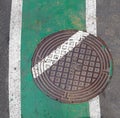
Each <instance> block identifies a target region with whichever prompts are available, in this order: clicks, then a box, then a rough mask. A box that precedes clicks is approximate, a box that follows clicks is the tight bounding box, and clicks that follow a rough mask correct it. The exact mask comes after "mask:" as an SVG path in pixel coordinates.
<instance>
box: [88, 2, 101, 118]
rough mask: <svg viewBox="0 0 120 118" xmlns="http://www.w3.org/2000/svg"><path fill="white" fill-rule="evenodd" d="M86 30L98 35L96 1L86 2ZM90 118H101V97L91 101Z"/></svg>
mask: <svg viewBox="0 0 120 118" xmlns="http://www.w3.org/2000/svg"><path fill="white" fill-rule="evenodd" d="M86 29H87V32H89V33H91V34H94V35H97V24H96V0H86ZM89 111H90V118H101V112H100V100H99V96H97V97H95V98H93V99H91V100H90V101H89Z"/></svg>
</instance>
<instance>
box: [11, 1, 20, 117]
mask: <svg viewBox="0 0 120 118" xmlns="http://www.w3.org/2000/svg"><path fill="white" fill-rule="evenodd" d="M21 24H22V0H12V5H11V18H10V35H9V37H10V41H9V118H21V93H20V88H21V87H20V86H21V85H20V81H21V80H20V58H21V56H20V49H21Z"/></svg>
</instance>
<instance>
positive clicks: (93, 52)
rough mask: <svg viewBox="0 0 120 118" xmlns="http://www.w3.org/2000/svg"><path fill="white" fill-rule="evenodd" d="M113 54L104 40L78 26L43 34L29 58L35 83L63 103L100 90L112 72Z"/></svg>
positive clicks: (91, 94) (94, 94) (89, 97)
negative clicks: (46, 34)
mask: <svg viewBox="0 0 120 118" xmlns="http://www.w3.org/2000/svg"><path fill="white" fill-rule="evenodd" d="M112 68H113V64H112V56H111V54H110V52H109V50H108V48H107V46H106V44H105V43H104V41H103V40H102V39H100V38H98V37H96V36H94V35H92V34H89V33H87V32H84V31H78V30H63V31H59V32H56V33H53V34H51V35H49V36H47V37H46V38H44V39H43V40H42V41H41V42H40V43H39V44H38V46H37V48H36V49H35V52H34V55H33V58H32V75H33V78H34V80H35V83H36V85H37V86H38V87H39V89H40V90H42V91H43V92H44V93H45V94H46V95H48V96H49V97H51V98H53V99H55V100H58V101H60V102H63V103H81V102H85V101H88V100H90V99H91V98H93V97H95V96H97V95H98V94H100V93H101V92H102V91H103V90H104V89H105V87H106V85H107V83H108V82H109V80H110V78H111V76H112Z"/></svg>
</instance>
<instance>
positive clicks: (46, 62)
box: [32, 31, 89, 78]
mask: <svg viewBox="0 0 120 118" xmlns="http://www.w3.org/2000/svg"><path fill="white" fill-rule="evenodd" d="M88 35H89V33H87V32H83V31H78V32H76V33H75V34H74V35H72V36H71V37H70V38H69V39H68V40H67V41H65V42H64V43H63V44H61V45H60V46H58V47H57V49H56V50H54V51H52V52H51V53H50V54H49V55H48V56H46V57H45V58H44V59H42V61H40V62H38V64H36V65H34V67H32V73H33V77H34V78H37V77H38V76H39V75H40V74H42V73H43V72H44V71H46V70H47V69H49V68H50V67H51V66H52V65H53V64H55V63H56V62H57V61H58V60H59V59H60V58H62V57H63V56H64V55H66V54H67V53H68V52H69V51H71V50H73V48H74V47H75V46H76V45H78V44H80V43H81V42H82V41H83V40H84V39H85V37H86V36H88ZM63 47H66V48H63ZM58 52H59V53H58ZM62 52H64V53H62ZM54 56H56V58H54Z"/></svg>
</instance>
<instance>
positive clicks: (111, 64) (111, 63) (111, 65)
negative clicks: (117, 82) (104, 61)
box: [109, 60, 113, 76]
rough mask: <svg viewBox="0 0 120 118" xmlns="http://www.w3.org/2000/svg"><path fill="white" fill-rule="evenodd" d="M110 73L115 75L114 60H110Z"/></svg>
mask: <svg viewBox="0 0 120 118" xmlns="http://www.w3.org/2000/svg"><path fill="white" fill-rule="evenodd" d="M109 75H110V76H112V75H113V62H112V60H111V61H110V70H109Z"/></svg>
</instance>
